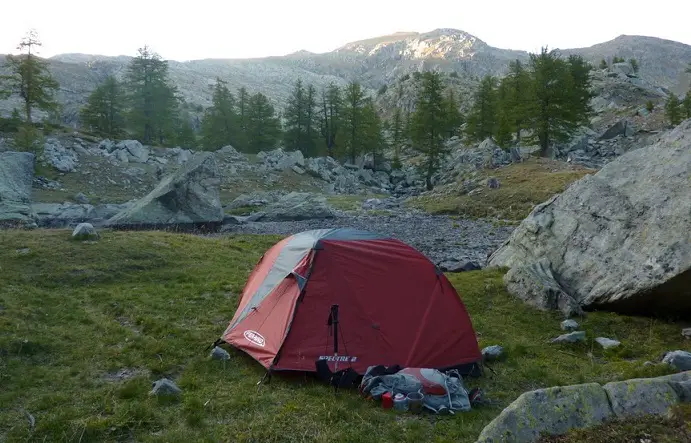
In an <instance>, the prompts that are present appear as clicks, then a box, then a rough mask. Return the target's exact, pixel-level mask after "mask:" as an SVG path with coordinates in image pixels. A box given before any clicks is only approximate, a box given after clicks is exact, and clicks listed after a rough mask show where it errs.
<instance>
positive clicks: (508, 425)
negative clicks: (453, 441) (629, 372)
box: [476, 372, 691, 443]
mask: <svg viewBox="0 0 691 443" xmlns="http://www.w3.org/2000/svg"><path fill="white" fill-rule="evenodd" d="M689 380H691V372H682V373H680V374H674V375H666V376H663V377H656V378H651V379H632V380H626V381H619V382H612V383H607V384H606V385H604V386H601V385H599V384H598V383H586V384H581V385H573V386H557V387H553V388H547V389H538V390H536V391H530V392H526V393H524V394H521V396H520V397H518V399H516V401H514V402H513V403H511V404H510V405H509V406H508V407H506V409H504V410H503V411H502V412H501V413H500V414H499V415H498V416H497V417H496V418H495V419H494V420H492V421H491V422H490V423H489V424H488V425H487V426H486V427H485V428H484V429H483V430H482V432H481V433H480V436H479V437H478V439H477V442H476V443H529V442H535V441H538V440H539V439H540V438H541V437H542V436H543V435H562V434H565V433H567V432H568V431H569V430H571V429H575V428H588V427H592V426H596V425H599V424H601V423H603V422H605V421H609V420H613V419H617V418H621V419H631V418H634V419H635V418H637V417H641V416H644V415H666V414H667V413H668V411H669V409H670V407H672V406H674V405H676V404H678V403H680V402H686V401H689V393H690V391H689V389H690V384H691V382H690V381H689Z"/></svg>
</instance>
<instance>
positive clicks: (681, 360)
mask: <svg viewBox="0 0 691 443" xmlns="http://www.w3.org/2000/svg"><path fill="white" fill-rule="evenodd" d="M662 363H667V364H668V365H672V366H674V367H675V368H676V370H677V371H679V372H682V371H691V352H687V351H672V352H667V353H666V354H665V356H664V357H663V358H662Z"/></svg>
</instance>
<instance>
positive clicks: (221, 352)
mask: <svg viewBox="0 0 691 443" xmlns="http://www.w3.org/2000/svg"><path fill="white" fill-rule="evenodd" d="M210 357H211V358H212V359H214V360H230V354H229V353H228V351H226V350H225V349H223V348H219V347H218V346H215V347H214V349H213V350H212V351H211V355H210Z"/></svg>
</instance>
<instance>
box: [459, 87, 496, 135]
mask: <svg viewBox="0 0 691 443" xmlns="http://www.w3.org/2000/svg"><path fill="white" fill-rule="evenodd" d="M496 119H497V79H496V78H494V77H492V76H486V77H484V78H483V79H482V81H481V82H480V85H479V86H478V89H477V91H476V93H475V102H474V103H473V107H472V108H471V111H470V114H469V115H468V123H467V126H466V133H467V135H468V138H470V140H473V141H482V140H484V139H486V138H487V137H491V136H492V134H494V132H495V130H496V124H497V122H496Z"/></svg>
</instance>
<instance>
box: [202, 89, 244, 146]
mask: <svg viewBox="0 0 691 443" xmlns="http://www.w3.org/2000/svg"><path fill="white" fill-rule="evenodd" d="M211 102H212V105H211V107H209V108H208V109H206V111H205V112H204V118H203V119H202V145H203V147H204V149H206V150H207V151H211V150H216V149H220V148H222V147H224V146H226V145H232V144H233V143H234V142H235V137H236V135H237V134H238V133H239V132H240V124H239V122H238V116H237V114H236V112H235V97H234V96H233V94H232V93H231V92H230V89H228V84H227V83H226V82H225V81H223V80H221V79H220V78H217V79H216V84H215V85H214V87H213V93H212V98H211Z"/></svg>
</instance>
